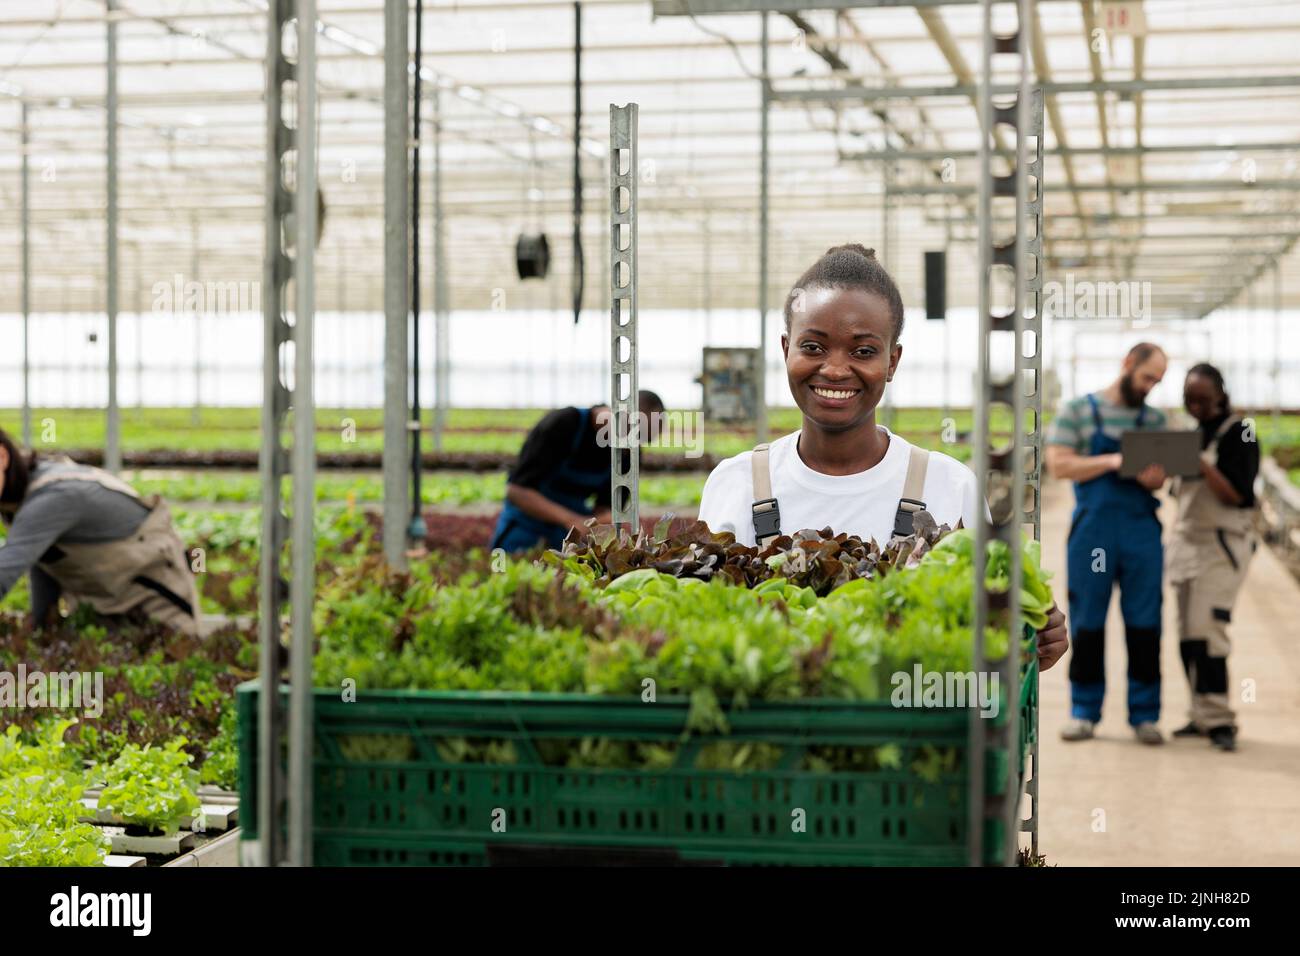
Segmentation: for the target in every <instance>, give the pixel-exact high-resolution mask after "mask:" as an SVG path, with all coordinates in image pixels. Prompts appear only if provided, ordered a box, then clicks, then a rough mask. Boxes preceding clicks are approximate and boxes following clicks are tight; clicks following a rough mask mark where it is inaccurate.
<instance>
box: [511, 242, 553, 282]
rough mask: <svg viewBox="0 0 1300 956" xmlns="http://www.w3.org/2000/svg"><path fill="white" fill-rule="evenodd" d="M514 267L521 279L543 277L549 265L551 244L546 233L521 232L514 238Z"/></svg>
mask: <svg viewBox="0 0 1300 956" xmlns="http://www.w3.org/2000/svg"><path fill="white" fill-rule="evenodd" d="M515 267H516V268H517V269H518V270H519V278H521V279H545V278H546V271H547V270H548V269H549V268H550V267H551V244H550V243H549V242H548V241H547V239H546V233H544V232H539V233H537V234H536V235H529V234H527V233H523V234H521V235H520V236H519V238H518V239H517V240H515Z"/></svg>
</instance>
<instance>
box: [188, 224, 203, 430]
mask: <svg viewBox="0 0 1300 956" xmlns="http://www.w3.org/2000/svg"><path fill="white" fill-rule="evenodd" d="M190 281H191V282H198V281H199V215H198V213H194V215H192V216H191V217H190ZM206 301H207V297H206V296H204V295H200V296H199V303H198V306H197V308H196V309H195V311H194V407H193V408H192V409H190V424H191V425H194V426H195V427H196V428H197V427H198V425H199V422H200V419H201V417H202V416H201V412H200V408H201V407H202V405H203V381H202V375H203V345H202V341H203V334H202V333H203V309H204V307H205V305H206Z"/></svg>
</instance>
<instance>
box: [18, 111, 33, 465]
mask: <svg viewBox="0 0 1300 956" xmlns="http://www.w3.org/2000/svg"><path fill="white" fill-rule="evenodd" d="M19 109H20V112H21V114H22V118H21V120H20V122H21V124H22V139H21V145H20V146H19V149H20V150H21V152H22V158H21V160H20V162H21V173H20V175H21V177H22V181H21V185H20V187H19V188H20V190H21V192H22V198H21V200H20V203H21V206H22V211H21V213H20V215H21V217H22V226H21V228H22V234H23V239H22V274H23V280H22V284H23V288H22V300H23V447H24V448H31V447H32V391H31V389H32V383H31V378H32V367H31V310H32V248H31V225H32V210H31V184H30V182H29V181H28V174H29V170H28V159H27V148H28V146H29V136H28V129H27V102H26V101H25V100H24V101H21V102H20V103H19Z"/></svg>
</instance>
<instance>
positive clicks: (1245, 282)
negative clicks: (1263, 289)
mask: <svg viewBox="0 0 1300 956" xmlns="http://www.w3.org/2000/svg"><path fill="white" fill-rule="evenodd" d="M1297 241H1298V240H1297V239H1292V240H1291V241H1290V242H1288V243H1287V244H1286V245H1285V246H1284V247H1283V248H1282V249H1280V250H1278V252H1277V253H1276V254H1275V255H1274V256H1273V257H1272V258H1271V259H1270V260H1269V261H1268V262H1265V263H1263V264H1262V265H1260V266H1259V267H1258V268H1256V269H1255V270H1254V271H1252V272H1251V273H1249V274H1248V275H1246V276H1244V277H1243V278H1242V279H1241V281H1240V283H1238V284H1237V285H1235V286H1234V287H1233V288H1232V289H1230V290H1229V291H1228V292H1226V293H1225V294H1224V295H1223V296H1222V297H1221V298H1219V299H1218V300H1216V301H1215V302H1214V304H1212V305H1210V306H1208V307H1207V308H1206V309H1205V310H1204V311H1203V312H1202V313H1201V314H1200V315H1199V316H1198V318H1201V319H1203V318H1205V317H1206V316H1208V315H1210V314H1211V313H1214V312H1217V311H1218V310H1219V309H1221V308H1223V307H1224V306H1226V305H1228V304H1229V303H1230V302H1232V300H1233V299H1235V298H1236V297H1237V296H1239V295H1241V293H1242V291H1243V290H1245V289H1249V288H1250V287H1251V286H1252V285H1254V283H1255V282H1256V281H1257V280H1258V279H1259V278H1260V276H1262V275H1264V273H1266V272H1267V271H1268V270H1269V269H1270V268H1277V267H1278V263H1280V262H1281V260H1282V257H1283V256H1286V255H1287V254H1289V253H1290V252H1291V250H1292V249H1294V248H1295V245H1296V242H1297Z"/></svg>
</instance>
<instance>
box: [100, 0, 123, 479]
mask: <svg viewBox="0 0 1300 956" xmlns="http://www.w3.org/2000/svg"><path fill="white" fill-rule="evenodd" d="M104 6H105V16H106V17H107V20H106V23H105V28H106V31H107V39H108V49H107V57H106V59H107V65H108V76H107V78H106V79H107V84H106V89H105V96H104V112H105V125H106V127H107V133H108V146H107V173H108V182H107V184H106V186H107V189H106V192H107V194H108V210H107V218H106V222H107V235H106V237H105V238H106V244H107V250H108V257H107V261H106V262H105V266H104V268H105V280H106V281H105V286H106V289H105V301H104V312H105V313H106V315H107V318H108V413H107V420H106V421H105V428H104V467H105V468H106V469H107V470H108V471H111V472H118V471H121V470H122V448H121V444H122V441H121V436H122V422H121V416H120V415H119V414H118V407H117V0H105V4H104Z"/></svg>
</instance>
